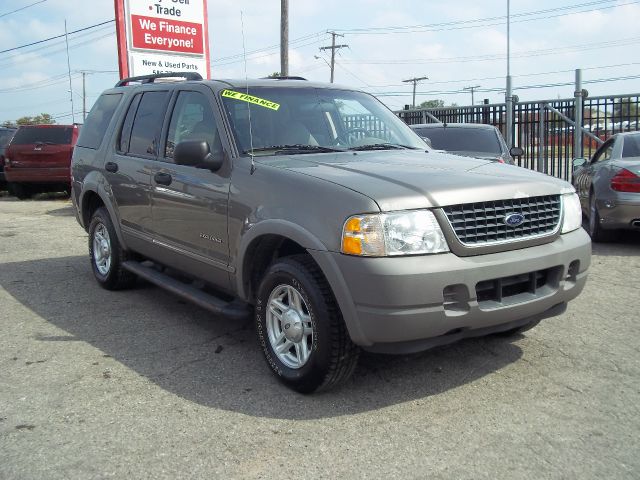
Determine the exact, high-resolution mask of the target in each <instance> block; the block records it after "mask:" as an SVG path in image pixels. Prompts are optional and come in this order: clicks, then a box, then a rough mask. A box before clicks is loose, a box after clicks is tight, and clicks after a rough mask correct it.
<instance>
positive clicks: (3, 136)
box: [0, 127, 16, 187]
mask: <svg viewBox="0 0 640 480" xmlns="http://www.w3.org/2000/svg"><path fill="white" fill-rule="evenodd" d="M15 133H16V129H15V128H6V127H0V187H4V185H5V183H6V182H5V178H4V152H5V150H6V148H7V145H9V142H10V141H11V139H12V138H13V135H14V134H15Z"/></svg>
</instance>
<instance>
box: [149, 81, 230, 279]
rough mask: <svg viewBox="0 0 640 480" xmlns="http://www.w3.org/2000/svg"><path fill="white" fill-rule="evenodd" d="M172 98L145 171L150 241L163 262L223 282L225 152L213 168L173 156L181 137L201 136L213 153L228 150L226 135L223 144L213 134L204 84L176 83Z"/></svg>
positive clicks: (213, 111)
mask: <svg viewBox="0 0 640 480" xmlns="http://www.w3.org/2000/svg"><path fill="white" fill-rule="evenodd" d="M172 103H173V104H172V106H170V109H169V110H170V111H171V117H170V119H169V121H168V122H167V125H166V127H165V132H164V133H163V139H164V140H165V141H164V142H163V146H164V148H163V152H162V153H161V155H160V158H159V161H158V162H156V163H155V165H154V168H153V174H152V177H151V182H152V187H153V188H152V207H151V210H152V217H153V234H154V237H155V243H156V244H157V245H160V246H162V247H164V253H163V255H162V257H163V262H165V263H166V264H168V265H170V266H173V267H174V268H178V269H181V270H186V271H189V272H190V273H193V274H195V275H196V276H198V277H200V278H203V279H204V280H207V281H209V282H211V283H213V284H215V285H217V286H218V287H220V288H228V286H229V273H228V272H229V241H228V236H227V210H228V205H227V203H228V198H229V184H230V176H231V164H230V162H229V160H228V156H227V160H226V162H225V164H224V165H223V167H222V168H221V169H220V170H218V171H216V172H212V171H210V170H207V169H203V168H196V167H191V166H185V165H176V164H175V163H174V161H173V151H174V148H175V146H176V145H177V144H178V143H180V142H181V141H185V140H204V141H206V142H207V143H208V144H209V148H210V150H211V152H212V154H213V155H216V156H220V155H223V150H224V149H227V151H228V145H227V144H226V140H225V142H224V146H223V141H222V138H221V136H220V134H219V131H220V130H219V128H218V125H221V118H220V116H219V111H218V109H217V107H216V105H215V103H214V101H213V93H212V92H211V90H209V89H208V87H206V86H195V85H191V86H190V87H188V89H179V90H178V91H177V92H176V95H175V96H174V99H173V100H172Z"/></svg>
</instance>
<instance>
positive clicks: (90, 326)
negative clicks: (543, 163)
mask: <svg viewBox="0 0 640 480" xmlns="http://www.w3.org/2000/svg"><path fill="white" fill-rule="evenodd" d="M593 253H594V256H593V263H592V268H591V273H590V276H589V280H588V283H587V286H586V289H585V291H584V292H583V293H582V295H581V296H580V297H579V298H578V299H576V300H575V301H574V302H572V303H571V304H570V305H569V308H568V311H567V312H566V313H565V314H563V315H561V316H559V317H556V318H553V319H549V320H546V321H544V322H543V323H541V324H540V325H539V326H538V327H536V328H535V329H534V330H531V331H530V332H527V333H525V334H524V335H519V336H516V337H514V338H511V339H505V338H501V337H486V338H482V339H473V340H467V341H463V342H460V343H458V344H455V345H451V346H447V347H440V348H437V349H434V350H431V351H428V352H424V353H421V354H416V355H410V356H383V355H372V354H365V355H363V356H362V357H361V361H360V364H359V366H358V369H357V370H356V372H355V375H354V376H353V378H352V379H351V380H350V381H349V382H348V383H347V384H346V385H344V386H343V387H342V388H340V389H338V390H334V391H330V392H327V393H323V394H317V395H311V396H304V395H299V394H296V393H293V392H291V391H289V390H288V389H287V388H285V387H284V386H282V385H280V384H279V383H278V382H277V380H276V379H275V378H274V377H273V375H272V374H271V373H270V372H269V370H268V368H267V366H266V364H265V362H264V360H263V358H262V354H261V352H260V350H259V348H258V345H257V341H256V338H255V337H256V336H255V331H254V328H253V324H252V323H251V322H250V321H245V322H232V321H228V320H225V319H222V318H215V317H213V316H212V315H211V314H209V313H208V312H207V311H205V310H202V309H200V308H198V307H196V306H193V305H191V304H188V303H186V302H185V301H183V300H181V299H179V298H177V297H175V296H173V295H171V294H168V293H166V292H164V291H162V290H160V289H158V288H157V287H153V286H151V285H148V284H144V283H142V282H140V284H139V285H138V286H137V287H136V288H135V289H133V290H128V291H122V292H108V291H106V290H103V289H101V288H100V287H99V286H98V285H97V284H96V282H95V281H94V280H93V277H92V273H91V269H90V265H89V258H88V253H87V235H86V233H85V232H84V231H83V230H82V229H81V228H80V226H79V225H78V224H77V223H76V220H75V217H74V215H73V210H72V207H71V204H70V202H69V201H68V200H67V199H65V198H62V197H57V198H56V197H51V196H49V197H42V196H41V197H39V198H37V199H35V200H30V201H22V202H20V201H17V200H15V199H13V198H9V197H7V196H6V195H5V196H4V197H1V198H0V331H1V334H0V478H1V479H3V480H9V479H21V480H22V479H47V480H54V479H83V480H86V479H111V478H114V479H125V478H126V479H177V478H180V479H190V478H198V479H200V478H202V479H214V478H225V479H227V478H230V479H231V478H265V479H271V478H277V479H283V478H301V479H302V478H305V479H312V478H328V479H337V478H349V479H351V478H353V479H356V478H385V479H387V478H402V479H413V478H415V479H424V478H429V479H440V478H442V479H535V480H540V479H547V478H549V479H573V478H576V479H581V480H584V479H602V478H606V479H623V478H624V479H637V478H640V455H639V453H640V381H639V380H640V341H639V338H640V321H639V320H640V318H639V315H638V300H639V299H640V235H637V234H629V235H625V236H624V237H623V238H622V240H621V241H620V242H617V243H613V244H606V245H594V252H593Z"/></svg>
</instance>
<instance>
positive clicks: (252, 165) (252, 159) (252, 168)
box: [240, 10, 256, 175]
mask: <svg viewBox="0 0 640 480" xmlns="http://www.w3.org/2000/svg"><path fill="white" fill-rule="evenodd" d="M240 27H241V30H242V59H243V60H244V81H245V84H246V93H247V95H249V78H248V77H247V50H246V49H245V48H244V17H243V14H242V10H240ZM246 103H247V111H248V112H249V146H250V150H249V156H250V157H251V175H253V172H255V171H256V163H255V161H254V158H253V131H252V129H251V104H250V103H249V102H246Z"/></svg>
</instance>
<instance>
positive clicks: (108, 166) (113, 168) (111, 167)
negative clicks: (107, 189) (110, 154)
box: [104, 162, 118, 173]
mask: <svg viewBox="0 0 640 480" xmlns="http://www.w3.org/2000/svg"><path fill="white" fill-rule="evenodd" d="M104 169H105V170H106V171H107V172H111V173H116V172H117V171H118V164H117V163H115V162H107V163H105V164H104Z"/></svg>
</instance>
